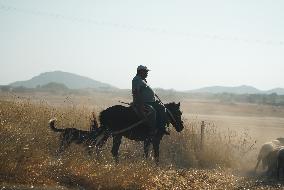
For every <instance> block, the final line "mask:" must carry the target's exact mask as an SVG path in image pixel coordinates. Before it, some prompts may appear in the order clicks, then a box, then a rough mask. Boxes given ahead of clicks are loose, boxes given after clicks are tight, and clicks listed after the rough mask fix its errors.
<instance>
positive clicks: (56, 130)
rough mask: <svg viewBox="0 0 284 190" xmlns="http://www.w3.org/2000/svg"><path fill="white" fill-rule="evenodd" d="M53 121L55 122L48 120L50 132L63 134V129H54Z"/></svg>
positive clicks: (54, 119)
mask: <svg viewBox="0 0 284 190" xmlns="http://www.w3.org/2000/svg"><path fill="white" fill-rule="evenodd" d="M55 121H56V118H52V119H50V120H49V122H48V123H49V127H50V129H51V130H53V131H54V132H63V131H64V129H58V128H56V127H55Z"/></svg>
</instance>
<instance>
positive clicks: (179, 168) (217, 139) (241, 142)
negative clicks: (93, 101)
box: [0, 98, 254, 189]
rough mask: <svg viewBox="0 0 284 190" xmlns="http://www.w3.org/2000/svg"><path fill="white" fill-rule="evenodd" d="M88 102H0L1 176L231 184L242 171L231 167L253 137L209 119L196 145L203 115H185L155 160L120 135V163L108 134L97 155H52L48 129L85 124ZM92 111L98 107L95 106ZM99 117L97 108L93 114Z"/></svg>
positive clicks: (85, 183)
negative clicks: (52, 125)
mask: <svg viewBox="0 0 284 190" xmlns="http://www.w3.org/2000/svg"><path fill="white" fill-rule="evenodd" d="M92 111H94V109H92V108H90V107H88V108H87V107H84V106H80V105H79V106H78V105H76V106H75V105H73V104H68V103H66V104H65V106H61V107H58V106H57V107H54V106H51V105H49V104H47V103H46V102H38V103H31V101H29V100H22V99H18V98H16V99H14V100H13V101H0V125H1V126H0V127H1V128H0V140H1V144H0V150H1V152H0V160H1V162H0V182H1V184H2V185H4V184H6V185H7V184H10V185H11V184H13V185H17V184H18V185H19V184H20V185H26V186H46V187H49V186H51V187H58V186H64V187H67V188H75V189H76V188H78V189H80V188H84V189H98V188H102V189H232V188H233V187H236V185H237V180H239V179H240V178H239V177H236V176H234V175H232V172H231V169H236V168H238V167H239V166H240V165H241V164H243V162H244V159H245V157H246V155H247V154H248V153H249V152H250V150H251V149H252V148H253V144H254V142H253V141H252V139H251V138H250V137H249V136H248V135H247V134H237V133H235V132H233V131H227V133H223V132H220V131H218V128H217V127H216V126H214V124H212V123H208V124H207V125H209V126H208V128H206V131H205V141H204V146H203V148H201V146H200V134H199V131H200V121H198V120H197V119H192V120H188V121H185V129H184V131H182V132H181V133H177V132H175V131H174V130H173V128H172V132H171V135H170V136H165V137H164V139H163V140H162V142H161V149H160V151H161V154H160V160H161V163H160V166H159V167H156V166H155V164H154V161H153V160H152V159H151V158H150V159H149V160H147V161H145V160H143V146H142V143H137V142H134V141H130V140H126V139H123V143H122V145H121V149H120V160H121V162H120V164H119V165H117V166H116V165H115V164H114V162H113V159H112V156H111V154H110V149H111V139H110V140H109V141H108V143H107V144H106V146H105V147H104V149H103V152H102V158H101V159H99V160H97V159H96V157H95V154H93V155H91V156H90V155H88V154H87V153H86V152H85V150H84V148H83V147H82V146H80V145H71V147H69V149H67V150H66V151H65V152H64V153H63V154H62V155H61V156H58V155H56V150H57V149H58V147H59V144H58V143H59V140H58V138H59V134H58V133H54V132H53V131H51V130H50V129H49V127H48V121H49V119H50V118H52V117H56V118H57V120H58V122H57V123H56V125H57V126H58V127H59V128H65V127H75V128H79V129H84V130H88V129H89V126H90V118H91V112H92ZM96 113H97V112H96ZM97 115H98V113H97Z"/></svg>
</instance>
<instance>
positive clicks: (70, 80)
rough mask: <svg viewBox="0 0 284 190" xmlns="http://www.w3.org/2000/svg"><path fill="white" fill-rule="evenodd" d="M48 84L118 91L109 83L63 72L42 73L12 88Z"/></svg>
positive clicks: (13, 84) (71, 87)
mask: <svg viewBox="0 0 284 190" xmlns="http://www.w3.org/2000/svg"><path fill="white" fill-rule="evenodd" d="M48 83H61V84H64V85H65V86H66V87H67V88H70V89H83V88H96V89H102V90H110V89H117V88H116V87H114V86H111V85H110V84H107V83H102V82H99V81H96V80H93V79H91V78H88V77H84V76H80V75H77V74H73V73H67V72H62V71H53V72H46V73H42V74H40V75H38V76H35V77H33V78H32V79H30V80H26V81H17V82H14V83H11V84H10V86H13V87H15V86H23V87H26V88H36V87H39V86H43V85H47V84H48Z"/></svg>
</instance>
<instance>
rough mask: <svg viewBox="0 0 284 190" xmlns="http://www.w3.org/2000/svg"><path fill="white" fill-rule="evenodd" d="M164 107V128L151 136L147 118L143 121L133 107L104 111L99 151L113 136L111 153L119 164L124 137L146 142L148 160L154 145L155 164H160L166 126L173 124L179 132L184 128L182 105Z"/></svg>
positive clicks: (113, 107)
mask: <svg viewBox="0 0 284 190" xmlns="http://www.w3.org/2000/svg"><path fill="white" fill-rule="evenodd" d="M164 107H165V110H166V114H165V115H166V120H165V121H164V122H162V123H161V125H162V126H159V127H157V128H158V129H157V130H156V132H155V133H154V134H151V129H150V126H149V125H147V118H145V119H144V120H143V119H141V116H140V117H139V115H138V114H137V112H135V110H134V108H133V107H132V106H128V107H126V106H122V105H115V106H112V107H109V108H107V109H105V110H103V111H102V112H101V113H100V116H99V122H100V127H99V130H98V133H97V137H96V147H97V150H99V149H100V148H101V147H102V146H103V145H104V144H105V142H106V141H107V139H108V138H109V137H111V136H112V137H113V145H112V150H111V153H112V155H113V157H114V159H115V162H116V163H118V151H119V146H120V144H121V140H122V137H125V138H128V139H130V140H135V141H144V157H145V158H146V159H147V158H148V152H149V147H150V144H151V143H152V144H153V149H154V158H155V162H156V164H158V163H159V146H160V141H161V140H162V138H163V136H164V135H165V131H164V130H163V129H164V127H165V126H166V124H169V123H171V124H172V125H173V127H174V128H175V130H176V131H177V132H181V131H182V130H183V128H184V126H183V121H182V119H181V116H182V112H181V110H180V103H174V102H171V103H167V104H165V105H164ZM97 152H99V151H97Z"/></svg>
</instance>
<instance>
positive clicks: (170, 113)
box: [155, 94, 177, 125]
mask: <svg viewBox="0 0 284 190" xmlns="http://www.w3.org/2000/svg"><path fill="white" fill-rule="evenodd" d="M155 97H156V98H157V99H158V101H159V102H160V103H161V104H162V106H164V108H165V109H166V112H167V113H168V114H169V116H170V118H171V119H172V121H173V123H174V124H173V125H177V121H176V119H175V117H174V115H173V114H172V112H171V111H170V110H169V109H168V108H167V107H166V106H165V104H164V103H163V102H162V101H161V99H160V98H159V96H158V95H157V94H155Z"/></svg>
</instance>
